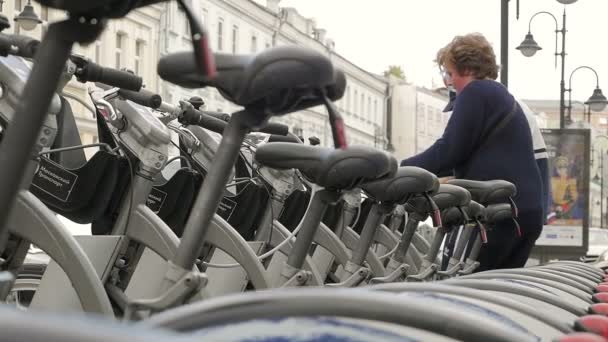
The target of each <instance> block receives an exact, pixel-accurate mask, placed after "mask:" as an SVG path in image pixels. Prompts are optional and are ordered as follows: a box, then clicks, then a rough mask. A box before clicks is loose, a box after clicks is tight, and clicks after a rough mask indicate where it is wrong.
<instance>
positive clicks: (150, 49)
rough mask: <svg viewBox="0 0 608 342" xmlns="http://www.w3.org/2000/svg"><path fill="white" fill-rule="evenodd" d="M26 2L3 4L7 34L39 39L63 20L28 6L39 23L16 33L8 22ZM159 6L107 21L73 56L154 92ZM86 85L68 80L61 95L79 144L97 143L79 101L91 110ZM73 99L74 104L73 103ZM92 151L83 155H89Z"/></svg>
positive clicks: (91, 123)
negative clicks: (136, 79)
mask: <svg viewBox="0 0 608 342" xmlns="http://www.w3.org/2000/svg"><path fill="white" fill-rule="evenodd" d="M26 3H27V1H23V0H9V1H5V2H4V8H2V14H4V15H5V16H6V17H8V18H9V20H10V21H11V24H12V27H11V28H10V29H8V30H7V32H9V31H10V32H16V33H19V34H24V35H29V36H31V37H34V38H37V39H40V38H41V36H42V34H43V32H45V31H46V29H47V27H48V23H49V21H50V22H54V21H58V20H60V19H62V18H65V12H62V11H58V10H54V9H49V8H47V7H44V6H42V7H41V6H40V4H38V3H37V2H32V3H31V5H32V6H33V7H34V10H35V12H36V14H37V15H38V16H39V17H40V19H41V20H42V21H43V23H42V24H41V25H38V27H36V28H35V29H34V30H33V31H24V30H22V29H20V27H19V25H17V24H16V23H15V22H14V21H12V18H14V17H16V16H17V15H18V14H19V13H20V12H21V11H22V9H23V6H24V5H26ZM161 11H162V7H161V6H159V5H154V6H148V7H144V8H139V9H136V10H135V11H132V12H131V13H129V15H128V16H127V17H126V18H123V19H119V20H110V21H109V22H108V25H107V27H106V29H105V30H104V32H103V33H102V35H101V36H100V37H99V39H98V40H97V42H95V43H93V44H89V45H88V46H81V45H75V46H74V49H73V53H75V54H80V55H84V56H86V57H88V58H90V59H91V60H93V61H95V62H96V63H98V64H101V65H103V66H108V67H118V68H128V69H130V70H133V71H134V72H135V73H136V74H138V75H139V76H142V77H143V80H144V84H145V86H146V88H148V89H150V90H152V91H158V86H159V84H158V76H157V74H156V65H157V63H158V39H159V32H160V16H161ZM87 88H88V85H85V84H82V83H79V82H77V81H75V80H72V81H71V82H70V83H69V84H68V85H67V86H66V87H65V88H64V94H65V95H66V98H67V99H68V100H69V101H70V104H71V106H72V110H73V112H74V115H75V116H76V121H77V124H78V128H79V130H80V135H81V138H82V142H83V144H88V143H94V142H97V141H98V139H97V126H96V123H95V119H94V116H93V113H91V111H90V110H89V109H87V108H85V106H83V105H82V104H81V103H80V102H79V101H83V102H85V103H86V104H88V105H89V106H91V105H92V104H91V101H90V100H89V95H88V93H87ZM73 98H76V99H78V100H79V101H78V100H74V99H73ZM91 152H92V151H87V154H88V155H91Z"/></svg>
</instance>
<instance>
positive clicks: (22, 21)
mask: <svg viewBox="0 0 608 342" xmlns="http://www.w3.org/2000/svg"><path fill="white" fill-rule="evenodd" d="M15 21H16V22H17V24H18V25H19V27H21V28H22V29H24V30H26V31H32V30H33V29H35V28H36V26H38V24H40V23H42V20H40V18H39V17H38V15H37V14H36V12H34V7H33V6H32V1H31V0H28V2H27V5H25V7H23V11H21V13H19V15H18V16H16V17H15Z"/></svg>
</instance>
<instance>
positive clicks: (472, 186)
mask: <svg viewBox="0 0 608 342" xmlns="http://www.w3.org/2000/svg"><path fill="white" fill-rule="evenodd" d="M448 184H452V185H457V186H459V187H462V188H465V189H467V190H469V192H470V193H471V198H472V199H473V200H474V201H476V202H478V203H480V204H482V205H488V204H497V203H507V202H508V201H509V198H510V197H513V196H515V194H517V189H516V188H515V185H514V184H513V183H510V182H507V181H505V180H489V181H474V180H468V179H451V180H449V181H448Z"/></svg>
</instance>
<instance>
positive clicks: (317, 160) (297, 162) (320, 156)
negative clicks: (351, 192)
mask: <svg viewBox="0 0 608 342" xmlns="http://www.w3.org/2000/svg"><path fill="white" fill-rule="evenodd" d="M391 159H394V158H392V157H391V156H389V155H388V154H386V153H384V152H382V151H379V150H376V149H374V148H371V147H366V146H351V147H348V148H346V149H332V148H324V147H318V146H308V145H303V144H291V143H283V142H276V143H267V144H264V145H262V146H260V147H258V149H257V151H256V154H255V160H256V161H257V162H258V163H260V164H262V165H264V166H268V167H271V168H276V169H297V170H300V172H302V174H303V175H304V176H305V177H306V178H308V179H309V180H310V181H311V182H313V183H315V184H318V185H320V186H323V187H325V188H327V189H331V190H347V189H352V188H354V187H357V186H358V185H360V184H361V183H364V182H369V181H372V180H376V179H378V178H381V177H387V176H392V175H393V174H394V173H395V171H396V168H397V163H393V162H392V160H391Z"/></svg>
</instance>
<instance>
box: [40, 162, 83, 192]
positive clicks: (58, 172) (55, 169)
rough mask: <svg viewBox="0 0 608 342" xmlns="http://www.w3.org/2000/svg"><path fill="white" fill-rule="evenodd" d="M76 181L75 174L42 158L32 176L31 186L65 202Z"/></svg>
mask: <svg viewBox="0 0 608 342" xmlns="http://www.w3.org/2000/svg"><path fill="white" fill-rule="evenodd" d="M77 180H78V175H77V174H75V173H73V172H71V171H69V170H66V169H65V168H64V167H63V166H61V165H59V164H57V163H55V162H53V161H52V160H50V159H48V158H45V157H42V158H40V163H39V164H38V168H37V169H36V173H35V174H34V179H33V180H32V185H33V186H35V187H36V188H38V189H40V190H42V191H43V192H45V193H47V194H49V195H51V196H53V197H55V198H57V199H58V200H60V201H62V202H67V200H68V198H69V197H70V194H71V193H72V190H73V189H74V185H76V181H77Z"/></svg>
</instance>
